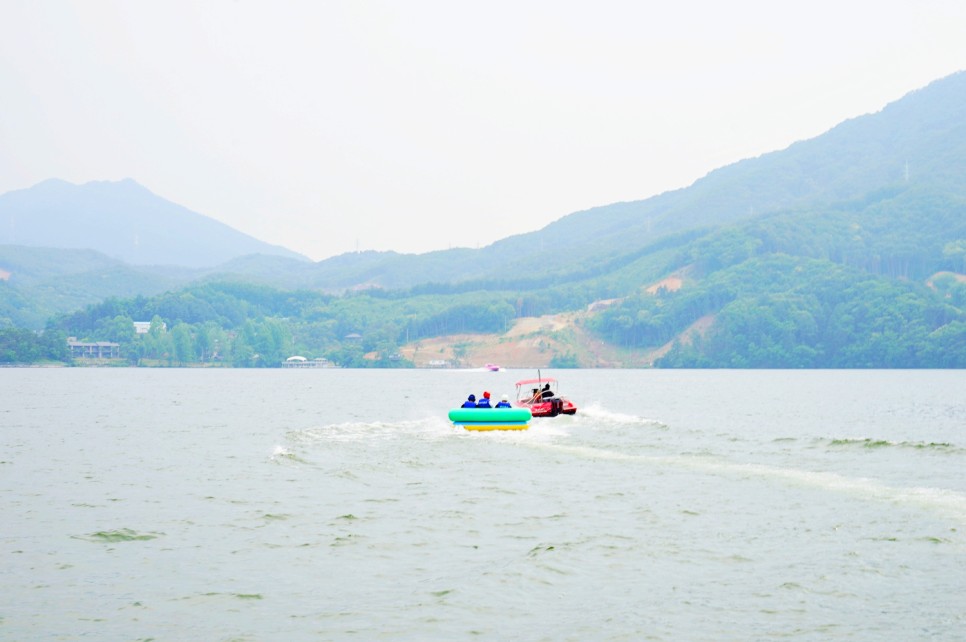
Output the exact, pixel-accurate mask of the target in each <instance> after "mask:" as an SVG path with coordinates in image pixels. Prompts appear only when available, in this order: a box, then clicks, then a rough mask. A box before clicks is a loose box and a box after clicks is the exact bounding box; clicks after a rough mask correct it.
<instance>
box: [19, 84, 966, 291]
mask: <svg viewBox="0 0 966 642" xmlns="http://www.w3.org/2000/svg"><path fill="white" fill-rule="evenodd" d="M887 186H888V187H900V188H901V187H908V186H915V187H917V188H919V189H929V188H931V187H938V188H940V189H942V190H943V192H944V193H946V194H947V195H950V196H963V195H964V194H966V72H960V73H957V74H954V75H952V76H949V77H947V78H944V79H941V80H938V81H936V82H934V83H932V84H930V85H929V86H928V87H926V88H923V89H920V90H917V91H914V92H911V93H910V94H908V95H906V96H905V97H903V98H902V99H901V100H898V101H896V102H894V103H892V104H890V105H888V106H887V107H885V108H884V109H883V110H882V111H880V112H878V113H876V114H870V115H866V116H861V117H858V118H855V119H852V120H849V121H846V122H844V123H842V124H840V125H838V126H837V127H835V128H833V129H832V130H830V131H829V132H827V133H826V134H824V135H822V136H819V137H817V138H814V139H811V140H807V141H802V142H799V143H795V144H794V145H792V146H790V147H789V148H787V149H785V150H782V151H776V152H772V153H769V154H765V155H763V156H760V157H758V158H753V159H747V160H744V161H740V162H738V163H735V164H733V165H729V166H726V167H723V168H721V169H718V170H715V171H713V172H711V173H710V174H708V175H707V176H706V177H704V178H702V179H700V180H698V181H696V182H695V183H694V184H693V185H691V186H690V187H688V188H685V189H680V190H676V191H672V192H666V193H664V194H660V195H658V196H655V197H653V198H649V199H645V200H641V201H633V202H626V203H615V204H611V205H605V206H601V207H596V208H593V209H590V210H586V211H581V212H575V213H573V214H570V215H568V216H564V217H563V218H561V219H560V220H558V221H557V222H555V223H552V224H551V225H548V226H547V227H545V228H543V229H541V230H539V231H535V232H531V233H528V234H522V235H517V236H513V237H510V238H506V239H502V240H499V241H496V242H494V243H493V244H491V245H489V246H487V247H484V248H481V249H453V250H444V251H438V252H430V253H427V254H422V255H402V254H397V253H394V252H363V253H348V254H345V255H342V256H339V257H334V258H332V259H327V260H324V261H321V262H319V263H316V264H310V263H307V262H306V261H307V260H306V259H305V257H302V256H301V255H299V254H297V253H295V252H292V251H290V250H287V249H285V248H281V247H278V246H273V245H269V244H267V243H263V242H261V241H258V240H257V239H254V238H252V237H250V236H247V235H245V234H243V233H241V232H238V231H237V230H234V229H232V228H230V227H228V226H227V225H224V224H222V223H219V222H217V221H215V220H213V219H211V218H208V217H206V216H203V215H201V214H198V213H195V212H192V211H190V210H188V209H186V208H184V207H181V206H179V205H176V204H174V203H171V202H169V201H166V200H165V199H163V198H161V197H159V196H157V195H154V194H152V193H151V192H150V191H148V190H147V189H146V188H144V187H142V186H140V185H138V184H137V183H136V182H134V181H133V180H130V179H128V180H123V181H119V182H95V183H88V184H85V185H80V186H77V185H71V184H70V183H67V182H65V181H61V180H56V179H51V180H48V181H45V182H43V183H40V184H39V185H36V186H34V187H32V188H29V189H25V190H18V191H14V192H9V193H7V194H4V195H0V245H24V246H31V247H51V248H74V249H94V250H97V251H99V252H102V253H104V254H106V255H108V256H110V257H114V258H117V259H120V260H121V261H123V262H125V263H128V264H131V265H169V266H181V267H188V268H203V269H206V270H210V269H213V268H216V267H217V266H221V267H222V268H223V269H220V270H219V271H222V272H226V273H237V274H241V275H246V276H249V277H252V278H258V279H263V278H264V279H267V280H268V281H269V282H274V283H276V284H278V285H279V286H287V287H296V286H297V287H312V288H321V289H326V290H332V291H337V290H339V289H341V288H352V287H373V286H376V287H387V288H399V287H412V286H413V285H417V284H419V283H423V282H426V281H439V280H445V281H450V282H453V281H460V280H465V279H481V278H483V279H492V278H500V279H506V278H515V277H517V276H519V275H520V274H532V273H533V272H534V271H535V270H536V271H539V272H541V273H542V272H545V271H553V272H558V273H566V272H569V271H571V270H572V269H573V268H574V266H575V265H580V264H582V263H583V262H588V261H595V260H598V259H599V257H601V256H608V257H613V256H615V255H620V254H623V253H627V252H633V251H635V250H636V249H637V248H639V247H641V246H644V245H646V244H648V243H651V242H653V241H655V240H657V239H660V238H662V237H665V236H667V235H669V234H674V233H678V232H682V231H686V230H693V229H700V228H707V227H710V226H716V225H722V224H726V223H732V222H735V221H740V220H747V219H750V218H753V217H756V216H761V215H763V214H768V213H770V212H776V211H782V210H791V209H796V208H802V207H805V206H808V207H813V208H814V207H820V206H827V205H830V204H834V203H836V202H841V201H847V200H850V199H855V198H861V197H863V196H865V195H866V194H868V193H870V192H873V191H875V190H877V189H881V188H884V187H887ZM250 255H262V257H261V258H258V257H252V256H250ZM241 257H248V258H246V259H245V260H241V261H236V262H235V263H233V264H229V265H223V264H226V263H229V262H230V261H233V260H237V259H240V258H241ZM278 257H282V258H286V259H291V261H281V260H279V259H278Z"/></svg>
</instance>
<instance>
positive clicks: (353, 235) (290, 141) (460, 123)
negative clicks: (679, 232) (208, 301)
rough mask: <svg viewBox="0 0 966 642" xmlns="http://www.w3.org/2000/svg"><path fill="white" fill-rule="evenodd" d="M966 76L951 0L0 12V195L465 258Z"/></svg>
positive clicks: (964, 41) (297, 240)
mask: <svg viewBox="0 0 966 642" xmlns="http://www.w3.org/2000/svg"><path fill="white" fill-rule="evenodd" d="M786 5H787V6H786ZM791 5H794V6H791ZM964 68H966V2H963V1H962V0H955V1H948V2H947V1H931V0H921V1H919V2H913V1H907V2H897V1H894V0H876V1H872V0H870V1H849V0H813V1H812V2H809V3H804V2H800V3H785V2H776V1H774V0H761V1H756V0H732V1H731V2H727V3H723V2H716V1H711V0H705V1H699V0H690V1H689V0H684V1H681V0H677V1H675V2H660V3H658V2H644V1H639V0H638V1H635V0H627V1H609V0H594V1H589V0H588V1H587V2H567V1H565V0H536V1H532V2H528V1H526V0H513V1H504V0H486V1H485V2H459V1H457V0H400V1H394V0H384V1H381V0H378V1H368V2H363V1H361V0H350V1H346V2H341V1H330V0H305V1H292V0H263V1H252V0H234V1H232V0H205V1H201V2H198V1H194V0H164V1H163V2H147V1H138V0H131V1H126V0H125V1H115V2H111V1H108V0H76V1H70V0H0V193H4V192H7V191H10V190H14V189H22V188H25V187H30V186H32V185H34V184H36V183H38V182H40V181H42V180H45V179H47V178H53V177H56V178H62V179H65V180H68V181H71V182H74V183H84V182H87V181H91V180H119V179H122V178H126V177H130V178H133V179H135V180H136V181H138V182H139V183H141V184H142V185H144V186H145V187H147V188H148V189H150V190H151V191H153V192H155V193H156V194H158V195H160V196H162V197H164V198H167V199H169V200H172V201H174V202H176V203H179V204H181V205H184V206H186V207H188V208H190V209H192V210H195V211H197V212H200V213H202V214H205V215H207V216H210V217H212V218H215V219H217V220H220V221H222V222H224V223H227V224H228V225H231V226H232V227H235V228H236V229H238V230H241V231H243V232H246V233H248V234H251V235H252V236H255V237H257V238H259V239H262V240H264V241H268V242H270V243H275V244H279V245H284V246H286V247H288V248H290V249H292V250H295V251H297V252H301V253H303V254H305V255H307V256H309V257H310V258H312V259H315V260H319V259H323V258H326V257H329V256H333V255H336V254H341V253H343V252H350V251H354V250H356V249H361V250H367V249H374V250H396V251H399V252H426V251H430V250H435V249H445V248H447V247H458V246H465V247H482V246H485V245H488V244H489V243H491V242H493V241H494V240H497V239H500V238H505V237H507V236H510V235H513V234H518V233H521V232H528V231H532V230H536V229H539V228H541V227H543V226H545V225H546V224H548V223H550V222H552V221H554V220H557V219H559V218H561V217H563V216H565V215H567V214H569V213H571V212H574V211H577V210H582V209H586V208H589V207H593V206H597V205H605V204H608V203H613V202H617V201H628V200H637V199H643V198H647V197H649V196H653V195H655V194H658V193H661V192H664V191H667V190H670V189H676V188H679V187H684V186H686V185H689V184H691V183H692V182H694V181H695V180H697V179H698V178H700V177H701V176H703V175H705V174H707V173H708V172H709V171H711V170H713V169H715V168H717V167H720V166H722V165H726V164H728V163H731V162H734V161H737V160H740V159H742V158H748V157H751V156H757V155H759V154H762V153H765V152H769V151H773V150H776V149H781V148H784V147H787V146H788V145H790V144H791V143H793V142H795V141H796V140H801V139H804V138H810V137H813V136H816V135H818V134H821V133H822V132H824V131H827V130H828V129H830V128H831V127H833V126H834V125H836V124H838V123H839V122H841V121H843V120H845V119H847V118H851V117H854V116H858V115H861V114H865V113H870V112H875V111H878V110H879V109H881V108H882V107H883V106H884V105H885V104H886V103H888V102H891V101H894V100H896V99H898V98H900V97H901V96H902V95H904V94H905V93H907V92H909V91H911V90H913V89H918V88H920V87H922V86H925V85H927V84H928V83H929V82H931V81H933V80H936V79H938V78H941V77H943V76H946V75H949V74H950V73H953V72H955V71H958V70H961V69H964Z"/></svg>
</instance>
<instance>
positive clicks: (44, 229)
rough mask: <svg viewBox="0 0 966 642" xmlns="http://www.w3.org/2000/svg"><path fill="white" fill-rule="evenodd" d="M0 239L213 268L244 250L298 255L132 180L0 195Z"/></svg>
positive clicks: (134, 261) (56, 182)
mask: <svg viewBox="0 0 966 642" xmlns="http://www.w3.org/2000/svg"><path fill="white" fill-rule="evenodd" d="M0 244H6V245H22V246H28V247H48V248H65V249H91V250H97V251H98V252H101V253H103V254H105V255H107V256H110V257H113V258H116V259H119V260H121V261H124V262H125V263H128V264H131V265H174V266H183V267H191V268H204V267H213V266H216V265H219V264H221V263H225V262H227V261H230V260H232V259H235V258H239V257H241V256H245V255H249V254H267V255H276V256H283V257H288V258H291V259H300V260H305V261H307V260H308V259H306V258H305V257H304V256H302V255H300V254H298V253H296V252H293V251H291V250H288V249H285V248H283V247H279V246H276V245H271V244H269V243H265V242H263V241H260V240H258V239H256V238H254V237H251V236H248V235H247V234H244V233H242V232H239V231H238V230H235V229H234V228H232V227H229V226H228V225H225V224H224V223H220V222H218V221H216V220H214V219H212V218H209V217H207V216H204V215H202V214H198V213H197V212H193V211H191V210H189V209H188V208H186V207H183V206H181V205H177V204H175V203H172V202H171V201H168V200H166V199H164V198H161V197H160V196H157V195H156V194H154V193H152V192H151V191H149V190H148V189H146V188H145V187H143V186H141V185H140V184H138V183H137V182H135V181H134V180H132V179H124V180H121V181H116V182H111V181H93V182H90V183H85V184H83V185H74V184H72V183H69V182H67V181H64V180H60V179H49V180H46V181H43V182H41V183H38V184H37V185H34V186H33V187H30V188H27V189H23V190H16V191H12V192H8V193H6V194H2V195H0Z"/></svg>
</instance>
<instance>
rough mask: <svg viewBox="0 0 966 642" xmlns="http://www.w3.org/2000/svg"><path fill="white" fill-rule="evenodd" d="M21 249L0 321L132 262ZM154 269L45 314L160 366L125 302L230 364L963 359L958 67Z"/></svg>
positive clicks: (166, 348) (965, 185)
mask: <svg viewBox="0 0 966 642" xmlns="http://www.w3.org/2000/svg"><path fill="white" fill-rule="evenodd" d="M22 250H23V248H19V249H18V248H15V247H12V246H5V247H4V246H0V304H4V303H6V308H4V307H3V305H0V328H2V327H3V326H5V325H11V323H13V324H14V325H16V324H18V323H19V322H18V317H17V314H20V309H21V307H20V306H23V305H25V304H29V302H30V301H33V300H38V299H39V298H40V297H33V296H32V295H31V293H36V292H38V291H39V290H38V288H37V286H36V283H37V282H39V279H42V278H43V279H46V280H44V281H43V284H44V287H46V288H47V290H45V291H44V292H45V297H46V300H48V301H51V302H57V301H60V300H64V299H67V298H68V295H71V294H73V293H74V291H75V290H78V291H79V290H82V289H83V286H84V284H85V283H87V284H89V283H90V282H91V280H92V279H100V280H101V281H105V282H109V281H110V279H111V278H112V276H113V277H114V278H117V277H118V276H119V275H122V274H123V275H124V276H123V282H124V283H125V284H131V283H134V282H136V281H137V280H138V279H144V278H146V275H145V274H143V273H135V272H131V271H130V270H132V269H133V268H132V266H118V265H111V264H109V263H105V260H107V259H106V257H103V256H102V255H96V256H90V255H84V256H82V255H72V256H69V257H67V261H68V263H69V265H67V266H65V267H64V268H61V267H60V266H59V265H54V264H53V263H56V262H57V261H58V258H57V256H56V255H53V254H49V255H43V256H38V255H35V256H34V257H33V258H32V259H31V258H29V257H28V258H25V257H23V256H22V255H23V252H22ZM18 252H20V258H19V259H18ZM47 252H55V251H54V250H48V251H47ZM58 252H63V250H59V251H58ZM17 261H19V263H18V262H17ZM88 265H89V266H90V267H89V269H88V267H87V266H88ZM5 266H13V268H11V267H5ZM68 268H69V269H68ZM138 269H143V270H146V271H147V272H152V271H153V270H155V269H156V268H154V267H151V266H141V267H139V268H138ZM57 270H61V272H57ZM88 273H89V274H90V276H88ZM165 277H166V278H168V279H173V280H175V281H177V283H178V285H172V286H171V287H170V288H169V289H168V291H166V292H164V293H160V294H157V295H155V296H151V297H147V296H141V297H131V298H128V299H117V298H115V299H109V300H106V301H104V302H103V303H101V304H98V305H91V306H88V307H86V308H85V309H84V310H80V311H78V312H76V313H74V314H70V315H64V316H62V317H60V318H58V319H55V320H54V321H53V322H52V325H51V327H52V328H53V329H55V330H57V331H60V332H64V333H66V334H67V335H69V336H78V337H87V338H90V339H97V340H117V341H125V342H128V343H129V344H130V345H131V346H132V347H131V349H132V350H135V352H133V353H132V354H133V355H135V356H137V355H142V356H144V355H154V356H153V357H152V358H153V359H156V360H161V359H163V358H167V359H168V360H169V363H170V362H171V359H173V357H172V355H173V354H175V352H174V349H173V348H172V346H171V345H170V341H171V339H170V338H169V339H165V338H164V336H162V335H160V334H157V333H156V336H153V337H151V338H150V341H149V342H148V343H144V342H142V341H140V340H139V339H137V338H136V337H133V336H131V324H130V321H129V320H130V319H149V318H155V317H158V318H159V319H160V320H162V321H164V322H165V323H166V324H167V325H168V326H169V327H171V328H173V330H172V334H174V333H175V330H177V335H178V337H179V339H178V342H177V346H180V347H179V348H178V349H179V351H180V352H179V353H178V354H179V355H180V356H178V358H177V360H178V361H179V362H182V363H184V362H186V361H190V360H191V359H192V354H197V355H205V354H210V351H211V348H212V345H213V342H214V344H215V345H217V346H218V348H217V351H218V354H219V355H220V356H221V357H222V358H223V359H225V360H230V361H231V362H232V363H234V364H236V365H246V366H257V365H277V364H280V363H282V362H283V361H284V359H286V358H287V356H288V355H290V354H293V353H294V354H301V355H306V356H309V357H316V356H324V357H326V358H328V359H330V360H332V361H335V362H337V363H340V364H343V365H352V366H365V365H370V364H373V363H376V364H381V365H386V366H390V367H392V366H394V365H398V364H399V363H401V362H405V361H408V362H411V363H414V364H425V363H433V362H438V361H440V360H447V361H450V362H454V363H457V362H458V363H462V364H463V365H482V363H484V362H486V361H490V362H495V363H501V364H502V365H505V366H511V367H547V366H552V367H566V366H571V367H572V366H574V365H577V366H583V367H628V366H646V365H656V366H667V367H785V368H788V367H802V368H823V367H825V368H828V367H836V368H854V367H857V368H883V367H889V368H899V367H910V368H911V367H941V368H963V367H966V74H963V73H959V74H955V75H953V76H950V77H948V78H945V79H942V80H939V81H937V82H935V83H932V84H931V85H929V86H928V87H926V88H924V89H921V90H919V91H915V92H912V93H911V94H909V95H907V96H905V97H904V98H902V99H901V100H899V101H896V102H895V103H892V104H890V105H888V106H887V107H886V108H884V109H883V110H882V111H880V112H878V113H876V114H870V115H867V116H862V117H859V118H855V119H852V120H849V121H846V122H845V123H842V124H841V125H839V126H838V127H835V128H833V129H832V130H830V131H829V132H828V133H826V134H824V135H822V136H819V137H816V138H814V139H811V140H808V141H802V142H799V143H795V144H794V145H791V146H790V147H788V148H787V149H785V150H781V151H777V152H772V153H769V154H764V155H762V156H760V157H758V158H753V159H748V160H745V161H741V162H738V163H735V164H733V165H729V166H727V167H723V168H721V169H719V170H716V171H714V172H711V173H710V174H708V175H707V176H706V177H704V178H702V179H700V180H698V181H696V182H695V183H694V185H692V186H691V187H689V188H686V189H682V190H676V191H673V192H667V193H665V194H661V195H658V196H655V197H653V198H650V199H647V200H643V201H637V202H630V203H618V204H614V205H609V206H604V207H599V208H594V209H591V210H587V211H584V212H577V213H574V214H572V215H570V216H567V217H564V218H563V219H561V220H560V221H557V222H555V223H553V224H551V225H549V226H547V227H545V228H544V229H542V230H540V231H537V232H533V233H531V234H525V235H519V236H515V237H510V238H507V239H503V240H501V241H498V242H496V243H493V244H492V245H490V246H488V247H485V248H482V249H478V250H470V249H460V250H448V251H445V252H430V253H427V254H422V255H404V254H397V253H394V252H364V253H351V254H344V255H342V256H338V257H334V258H332V259H329V260H326V261H322V262H320V263H310V262H305V261H298V260H293V259H291V258H287V257H282V256H265V255H257V256H253V255H249V256H244V257H236V258H233V259H232V260H230V261H228V262H225V263H222V264H221V265H218V266H215V267H208V268H203V269H195V270H189V269H187V268H181V269H180V270H173V269H168V270H166V271H165ZM151 278H156V275H155V276H153V277H151ZM152 283H153V284H149V283H145V285H143V286H142V287H158V286H159V285H160V284H159V283H158V282H157V281H154V282H152ZM117 285H118V286H119V285H121V282H120V280H119V282H118V283H117ZM63 287H67V288H68V290H67V291H66V292H65V291H64V290H59V289H58V288H63ZM11 302H12V303H11ZM158 327H160V324H159V325H158ZM192 342H194V344H195V345H194V348H192ZM192 350H194V352H192ZM293 350H294V352H292V351H293ZM164 355H167V357H164ZM201 358H202V359H203V358H204V357H203V356H202V357H201ZM484 360H485V361H484ZM477 362H479V363H477Z"/></svg>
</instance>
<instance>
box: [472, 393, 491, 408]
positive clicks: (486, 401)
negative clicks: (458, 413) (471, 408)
mask: <svg viewBox="0 0 966 642" xmlns="http://www.w3.org/2000/svg"><path fill="white" fill-rule="evenodd" d="M476 407H477V408H492V407H493V406H491V405H490V393H488V392H484V393H483V396H482V397H480V400H479V401H477V402H476Z"/></svg>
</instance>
